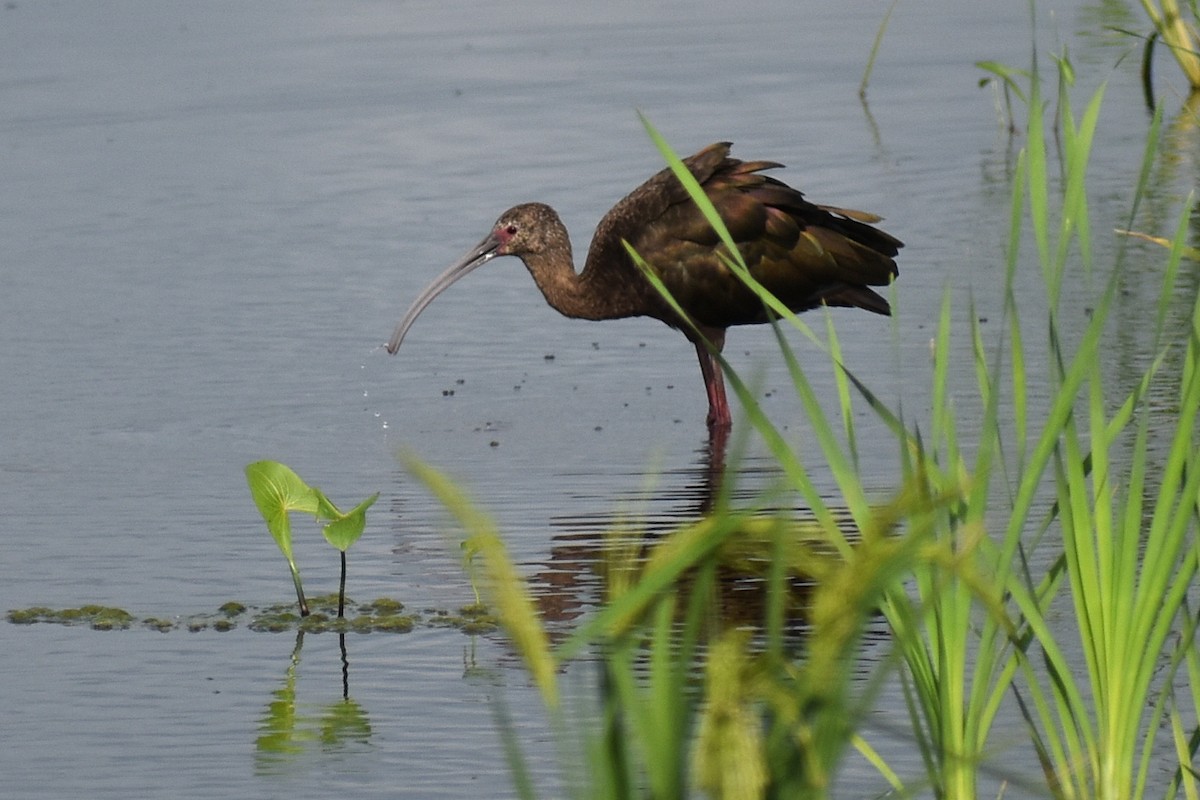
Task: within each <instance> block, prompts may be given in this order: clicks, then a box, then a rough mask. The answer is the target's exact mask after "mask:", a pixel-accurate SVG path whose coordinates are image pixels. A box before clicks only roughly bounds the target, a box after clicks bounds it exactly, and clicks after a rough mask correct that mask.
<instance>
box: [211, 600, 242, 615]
mask: <svg viewBox="0 0 1200 800" xmlns="http://www.w3.org/2000/svg"><path fill="white" fill-rule="evenodd" d="M217 610H218V611H220V612H221V613H222V614H224V615H225V616H226V617H229V618H230V619H233V618H234V617H238V616H241V615H242V614H245V613H246V607H245V606H244V605H242V604H241V603H239V602H237V601H236V600H230V601H229V602H228V603H225V604H223V605H222V606H221V607H220V608H219V609H217Z"/></svg>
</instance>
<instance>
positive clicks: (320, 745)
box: [255, 630, 371, 775]
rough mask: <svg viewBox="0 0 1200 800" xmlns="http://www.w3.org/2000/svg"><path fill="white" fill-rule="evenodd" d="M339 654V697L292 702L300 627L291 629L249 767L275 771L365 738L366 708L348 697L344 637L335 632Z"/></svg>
mask: <svg viewBox="0 0 1200 800" xmlns="http://www.w3.org/2000/svg"><path fill="white" fill-rule="evenodd" d="M338 638H339V645H340V648H341V655H342V693H341V697H340V698H339V699H337V700H335V701H333V702H331V703H327V704H325V705H318V704H301V703H299V702H297V699H296V695H297V691H296V689H297V683H298V681H299V667H300V651H301V649H302V648H303V646H304V631H302V630H301V631H297V632H296V646H295V647H294V648H293V649H292V657H291V660H290V662H289V664H288V668H287V672H286V674H285V676H284V680H283V685H282V686H280V687H279V688H278V689H276V690H275V691H274V692H272V693H271V696H272V699H271V701H270V702H268V703H267V706H266V709H265V710H264V711H263V714H262V717H261V718H260V720H259V725H258V730H259V735H258V738H257V739H256V740H255V770H256V772H258V773H259V774H263V775H270V774H281V773H284V772H288V771H290V768H291V767H292V766H293V765H294V764H296V763H299V762H301V760H302V759H307V758H310V757H311V755H312V754H313V753H314V752H318V753H334V752H341V751H343V750H345V749H347V748H349V747H352V746H354V745H365V744H368V743H369V742H370V739H371V723H370V720H369V718H368V715H367V711H366V709H365V708H363V707H362V706H361V705H359V704H358V703H357V702H355V701H354V700H353V699H351V698H350V678H349V675H350V664H349V660H348V658H347V656H346V636H345V634H340V635H339V637H338Z"/></svg>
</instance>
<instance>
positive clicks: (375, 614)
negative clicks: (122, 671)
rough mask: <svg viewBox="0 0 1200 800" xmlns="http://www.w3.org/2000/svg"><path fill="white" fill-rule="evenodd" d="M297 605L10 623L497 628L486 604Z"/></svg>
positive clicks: (32, 610) (89, 610) (46, 615)
mask: <svg viewBox="0 0 1200 800" xmlns="http://www.w3.org/2000/svg"><path fill="white" fill-rule="evenodd" d="M295 608H296V607H295V605H291V604H288V605H276V606H268V607H265V608H262V609H254V608H250V607H247V606H245V605H243V604H242V603H239V602H236V601H232V600H231V601H229V602H227V603H224V604H223V605H221V606H220V607H219V608H218V609H217V610H216V612H214V613H208V614H195V615H192V616H190V617H182V618H181V617H142V618H140V619H135V618H134V616H133V615H132V614H130V613H129V612H128V611H125V610H124V609H121V608H112V607H108V606H101V605H84V606H79V607H77V608H62V609H54V608H49V607H47V606H30V607H29V608H17V609H11V610H10V611H9V612H8V621H9V622H11V623H12V624H14V625H33V624H36V623H39V622H46V623H54V624H58V625H88V626H90V627H92V628H94V629H96V630H105V631H107V630H125V629H127V628H129V627H131V626H132V625H133V624H135V623H137V624H139V625H140V626H141V627H143V628H146V629H148V630H155V631H161V632H163V633H166V632H169V631H172V630H176V629H179V630H188V631H191V632H193V633H195V632H200V631H205V630H215V631H221V632H224V631H231V630H234V629H235V628H237V626H238V624H237V622H236V621H235V618H237V617H240V616H241V615H243V614H245V613H247V612H248V611H255V612H256V613H255V615H254V617H253V618H252V619H251V620H250V621H249V622H248V623H247V625H246V627H248V628H249V629H250V630H252V631H257V632H270V633H279V632H284V631H295V630H303V631H305V632H311V633H326V632H333V633H346V632H353V633H372V632H378V633H408V632H410V631H412V630H413V629H414V628H416V627H417V626H418V625H424V626H425V627H444V628H458V629H459V630H462V631H463V632H464V633H472V634H474V633H487V632H490V631H493V630H495V629H496V628H497V621H496V619H495V617H493V616H492V615H491V614H489V613H488V611H487V608H486V607H485V606H483V605H479V604H472V605H467V606H463V607H462V608H460V609H458V613H454V612H451V611H448V610H446V609H441V608H428V609H425V610H424V611H423V612H421V613H419V614H401V613H400V611H401V610H403V609H404V603H402V602H400V601H399V600H395V599H393V598H390V597H380V598H378V599H376V600H373V601H371V602H370V603H365V604H363V605H358V604H356V603H354V602H353V601H352V600H348V601H347V602H346V608H345V612H346V616H345V617H338V616H336V614H337V595H326V596H324V597H316V598H313V599H312V601H311V603H310V608H312V610H313V613H312V614H310V615H309V616H307V617H303V618H302V617H300V616H299V615H298V614H297V613H296V611H295Z"/></svg>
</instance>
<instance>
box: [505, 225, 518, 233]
mask: <svg viewBox="0 0 1200 800" xmlns="http://www.w3.org/2000/svg"><path fill="white" fill-rule="evenodd" d="M504 232H505V233H507V234H508V235H509V236H515V235H516V233H517V225H516V223H514V222H510V223H508V227H507V228H505V229H504Z"/></svg>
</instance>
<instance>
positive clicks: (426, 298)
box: [387, 233, 503, 355]
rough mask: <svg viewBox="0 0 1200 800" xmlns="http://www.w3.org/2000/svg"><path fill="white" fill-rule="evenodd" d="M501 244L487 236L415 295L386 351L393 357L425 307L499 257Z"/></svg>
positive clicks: (493, 235) (490, 235)
mask: <svg viewBox="0 0 1200 800" xmlns="http://www.w3.org/2000/svg"><path fill="white" fill-rule="evenodd" d="M502 244H503V242H502V241H501V240H500V239H499V238H498V237H497V236H496V235H495V234H494V233H492V234H488V236H487V238H485V239H484V240H483V241H482V242H480V243H479V244H478V245H476V246H475V247H474V248H473V249H472V250H471V251H470V252H469V253H467V254H466V255H465V256H463V257H462V258H461V259H459V260H458V261H456V262H455V263H454V264H452V265H450V267H449V268H448V269H447V270H446V271H445V272H443V273H442V274H441V275H438V276H437V277H436V278H434V280H433V282H432V283H430V284H429V285H428V286H426V287H425V288H424V289H422V290H421V293H420V294H419V295H417V299H416V300H413V303H412V305H411V306H409V307H408V311H406V312H405V314H404V319H402V320H400V324H399V325H397V326H396V330H395V332H394V333H393V334H392V338H391V339H389V340H388V343H387V351H388V352H389V353H391V354H392V355H395V354H396V351H397V350H399V349H400V343H401V342H402V341H404V335H405V334H406V333H408V329H409V328H411V327H412V324H413V323H414V322H416V321H417V317H418V316H420V314H421V312H422V311H424V310H425V307H426V306H428V305H429V304H430V303H432V302H433V300H434V298H436V297H437V296H438V295H439V294H441V293H442V292H444V291H446V290H447V289H449V288H450V286H451V285H452V284H454V283H455V282H457V281H458V279H459V278H463V277H465V276H467V275H469V274H470V273H472V272H474V271H475V270H477V269H479V268H480V267H482V266H483V265H484V264H486V263H487V262H489V261H491V260H492V259H493V258H495V257H496V256H498V255H500V253H499V252H498V250H499V248H500V246H501V245H502Z"/></svg>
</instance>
